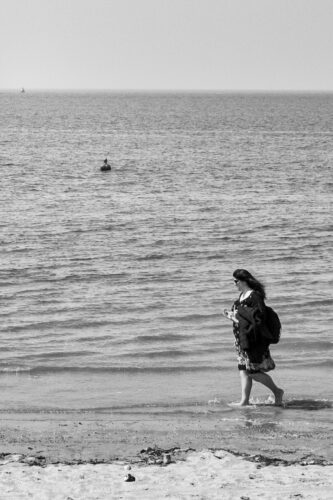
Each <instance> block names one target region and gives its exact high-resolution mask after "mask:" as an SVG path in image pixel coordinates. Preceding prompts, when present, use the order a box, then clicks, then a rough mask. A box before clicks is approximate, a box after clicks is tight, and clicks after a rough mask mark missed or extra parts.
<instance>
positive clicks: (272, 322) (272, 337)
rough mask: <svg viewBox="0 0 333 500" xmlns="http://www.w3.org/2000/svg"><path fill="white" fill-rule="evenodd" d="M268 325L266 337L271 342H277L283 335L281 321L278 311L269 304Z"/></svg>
mask: <svg viewBox="0 0 333 500" xmlns="http://www.w3.org/2000/svg"><path fill="white" fill-rule="evenodd" d="M266 327H267V328H265V329H264V331H263V335H264V337H266V339H267V340H269V343H270V344H277V343H278V342H279V340H280V337H281V322H280V319H279V316H278V315H277V313H276V312H275V311H274V309H272V308H271V307H269V306H266Z"/></svg>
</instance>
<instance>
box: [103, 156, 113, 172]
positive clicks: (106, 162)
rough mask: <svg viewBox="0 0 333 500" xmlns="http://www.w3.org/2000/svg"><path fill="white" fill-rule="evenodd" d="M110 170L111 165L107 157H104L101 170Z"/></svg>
mask: <svg viewBox="0 0 333 500" xmlns="http://www.w3.org/2000/svg"><path fill="white" fill-rule="evenodd" d="M110 170H111V165H110V164H109V162H108V159H107V158H105V160H104V164H103V165H102V166H101V171H102V172H109V171H110Z"/></svg>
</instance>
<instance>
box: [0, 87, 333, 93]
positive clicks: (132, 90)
mask: <svg viewBox="0 0 333 500" xmlns="http://www.w3.org/2000/svg"><path fill="white" fill-rule="evenodd" d="M21 89H24V91H25V92H27V91H31V92H114V93H120V92H124V93H140V92H145V93H147V92H152V93H177V92H178V93H179V92H184V93H226V94H227V93H228V94H231V93H272V94H275V93H332V92H333V89H260V88H258V89H245V88H244V89H206V88H202V89H195V88H193V89H191V88H177V89H172V88H153V89H149V88H117V89H112V88H94V87H86V88H83V87H82V88H75V87H54V88H46V87H24V86H20V87H9V88H8V87H7V88H0V92H19V93H20V92H21Z"/></svg>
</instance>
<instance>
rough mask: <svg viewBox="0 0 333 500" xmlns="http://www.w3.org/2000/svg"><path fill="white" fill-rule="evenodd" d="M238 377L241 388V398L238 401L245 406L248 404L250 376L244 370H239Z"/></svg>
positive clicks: (250, 386)
mask: <svg viewBox="0 0 333 500" xmlns="http://www.w3.org/2000/svg"><path fill="white" fill-rule="evenodd" d="M239 375H240V379H241V388H242V399H241V401H240V403H239V404H240V406H246V405H248V404H249V400H250V394H251V389H252V378H251V377H250V376H249V375H248V374H247V373H246V371H245V370H240V371H239Z"/></svg>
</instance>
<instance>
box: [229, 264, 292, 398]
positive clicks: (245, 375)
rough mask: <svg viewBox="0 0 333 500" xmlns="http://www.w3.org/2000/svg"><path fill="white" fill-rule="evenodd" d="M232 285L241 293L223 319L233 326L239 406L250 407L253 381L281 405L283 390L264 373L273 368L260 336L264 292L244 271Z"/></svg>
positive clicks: (255, 280) (238, 273)
mask: <svg viewBox="0 0 333 500" xmlns="http://www.w3.org/2000/svg"><path fill="white" fill-rule="evenodd" d="M233 277H234V283H235V285H236V287H237V289H238V290H239V291H240V292H241V294H240V296H239V298H238V299H237V300H236V301H235V302H234V304H233V306H232V309H231V311H228V310H226V309H225V310H224V314H225V316H227V318H229V319H231V320H232V322H233V332H234V335H235V346H236V351H237V354H238V369H239V373H240V378H241V388H242V398H241V401H240V403H239V404H240V405H241V406H246V405H248V404H249V399H250V393H251V389H252V382H253V380H255V381H257V382H260V383H261V384H263V385H265V386H266V387H268V388H269V389H270V390H271V391H272V392H273V394H274V397H275V404H276V405H278V406H280V405H281V404H282V398H283V390H282V389H280V388H279V387H277V386H276V385H275V383H274V382H273V380H272V378H271V377H270V376H269V375H268V374H267V373H266V372H268V371H270V370H273V369H274V368H275V363H274V361H273V360H272V358H271V355H270V352H269V341H268V340H267V339H266V338H265V337H264V336H263V331H264V329H265V328H266V326H265V302H264V300H265V298H266V294H265V288H264V286H263V284H262V283H260V281H258V280H257V279H255V278H254V277H253V276H252V274H250V273H249V272H248V271H246V269H236V271H234V273H233Z"/></svg>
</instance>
